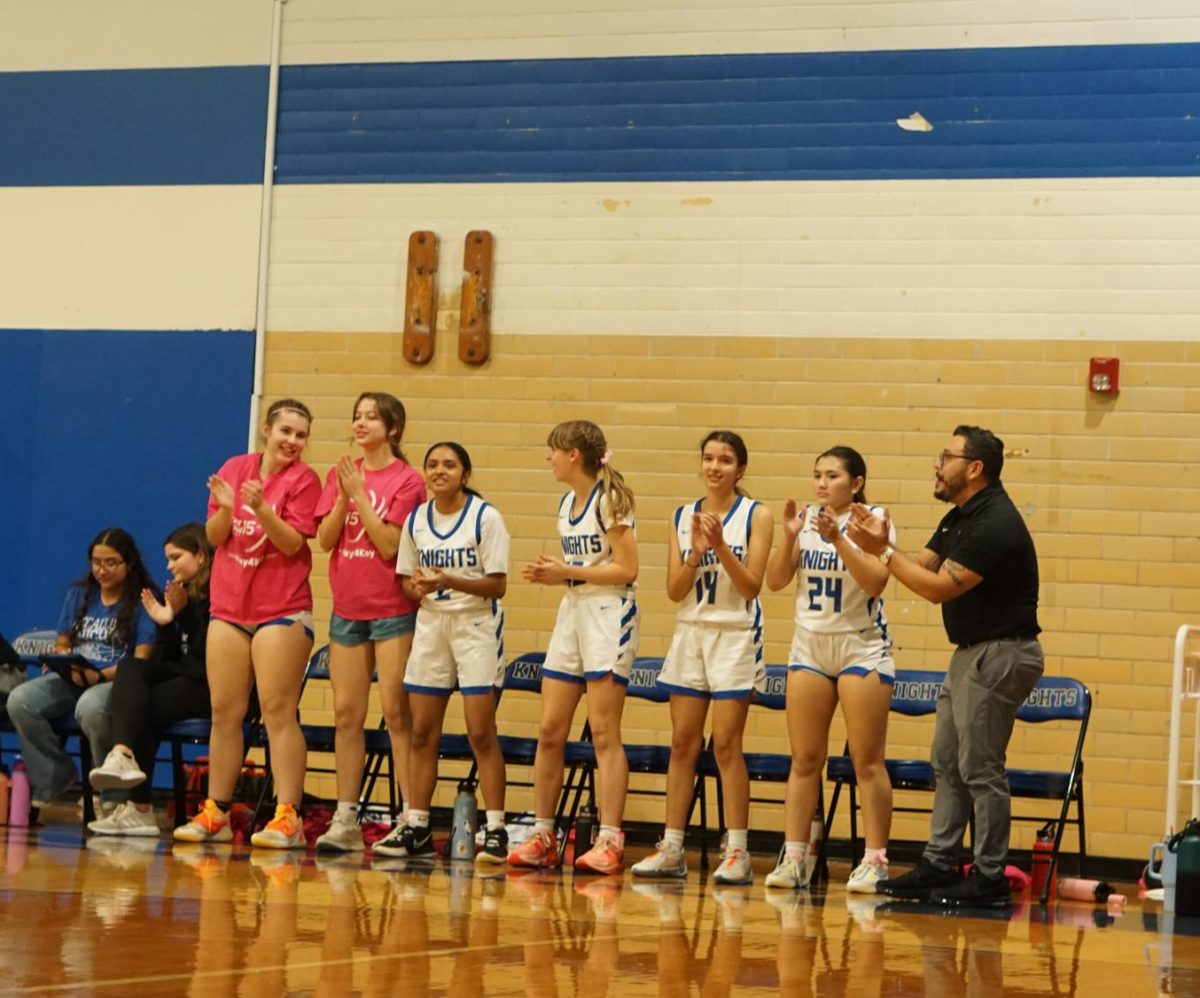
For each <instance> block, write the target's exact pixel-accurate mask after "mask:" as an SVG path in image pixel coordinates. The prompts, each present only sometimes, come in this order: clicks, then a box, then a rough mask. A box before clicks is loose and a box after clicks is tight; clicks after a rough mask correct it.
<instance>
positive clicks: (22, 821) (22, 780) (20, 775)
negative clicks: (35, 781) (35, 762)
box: [8, 756, 29, 828]
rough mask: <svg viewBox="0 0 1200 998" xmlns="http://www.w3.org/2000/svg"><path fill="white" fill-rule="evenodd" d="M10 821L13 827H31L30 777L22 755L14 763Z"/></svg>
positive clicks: (10, 795)
mask: <svg viewBox="0 0 1200 998" xmlns="http://www.w3.org/2000/svg"><path fill="white" fill-rule="evenodd" d="M8 823H9V824H10V825H11V826H12V827H13V828H28V827H29V777H28V776H27V775H26V774H25V760H24V759H22V758H21V757H20V756H17V761H16V762H15V763H14V764H13V771H12V789H11V791H10V793H9V799H8Z"/></svg>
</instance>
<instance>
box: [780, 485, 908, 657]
mask: <svg viewBox="0 0 1200 998" xmlns="http://www.w3.org/2000/svg"><path fill="white" fill-rule="evenodd" d="M818 508H819V507H816V506H810V507H809V509H808V515H807V516H806V517H805V519H804V527H803V528H802V529H801V531H800V536H799V537H798V538H797V539H796V542H797V544H798V545H799V547H800V565H799V567H798V568H797V570H796V626H797V627H803V628H805V629H806V630H809V631H813V632H815V633H818V634H837V633H843V632H846V631H867V630H873V631H875V632H876V634H877V635H878V636H880V637H884V638H886V637H887V636H888V630H887V618H885V617H884V615H883V597H881V596H868V595H867V594H866V593H865V592H863V591H862V589H860V588H859V585H858V583H857V582H855V581H854V577H853V576H852V575H851V574H850V573H849V572H848V571H847V570H846V564H845V562H843V561H842V559H841V558H839V557H838V553H837V551H836V550H835V549H834V547H833V545H832V544H829V543H827V542H826V541H824V540H822V538H821V535H820V533H819V532H818V531H817V510H818ZM870 509H871V512H872V513H875V514H876V515H878V516H882V515H883V513H884V510H883V508H882V507H881V506H871V507H870ZM849 519H850V513H849V511H847V512H846V513H844V514H842V515H841V516H839V517H838V529H839V530H841V532H842V533H843V534H845V533H846V523H847V522H848V521H849ZM846 540H847V541H849V543H851V544H854V542H853V541H851V540H850V538H849V537H847V538H846ZM889 543H891V544H895V543H896V528H895V527H894V526H893V527H892V529H891V536H890V538H889Z"/></svg>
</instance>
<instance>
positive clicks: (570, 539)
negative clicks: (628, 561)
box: [558, 482, 636, 597]
mask: <svg viewBox="0 0 1200 998" xmlns="http://www.w3.org/2000/svg"><path fill="white" fill-rule="evenodd" d="M574 502H575V493H574V492H568V493H567V494H566V495H565V496H563V497H562V501H561V502H560V503H559V504H558V536H559V539H560V540H561V542H562V558H563V561H565V562H566V563H567V564H568V565H576V566H578V567H580V568H589V567H592V566H599V565H610V564H612V560H613V555H612V545H611V544H609V542H608V532H609V531H610V530H611V529H612V528H613V527H614V526H615V525H617V524H620V525H622V526H626V527H628V528H629V529H630V530H633V529H634V523H633V514H632V513H631V514H629V515H628V516H626V517H625V518H624V519H621V520H615V521H614V518H613V515H612V507H611V505H610V504H609V501H608V497H607V496H606V495H604V493H603V491H602V489H601V486H600V483H599V482H597V483H596V486H595V488H593V489H592V492H591V495H589V496H588V498H587V502H586V503H585V504H584V507H583V512H581V513H580V514H579V516H577V517H572V516H571V506H572V505H573V504H574ZM567 585H568V586H569V587H571V589H572V591H573V592H575V593H578V594H580V595H592V594H601V593H603V594H606V595H617V596H625V597H631V596H633V594H634V590H635V589H636V584H630V585H628V586H600V585H597V584H596V583H594V582H578V581H576V580H573V579H571V580H568V581H567Z"/></svg>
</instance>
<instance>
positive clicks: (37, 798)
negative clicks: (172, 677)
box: [7, 527, 160, 808]
mask: <svg viewBox="0 0 1200 998" xmlns="http://www.w3.org/2000/svg"><path fill="white" fill-rule="evenodd" d="M88 563H89V571H88V573H87V574H86V575H84V576H83V577H82V578H80V579H79V580H78V581H76V582H75V583H74V584H73V585H72V586H71V588H70V589H69V590H68V591H67V597H66V600H65V601H64V602H63V608H62V613H61V614H60V615H59V620H58V626H57V628H56V631H57V632H58V639H57V640H56V642H55V645H54V654H56V655H72V656H77V657H78V659H79V660H80V661H79V663H78V664H76V665H72V666H71V667H70V668H67V669H64V670H63V672H62V673H61V674H60V673H59V672H56V671H47V672H46V673H45V674H44V675H42V676H39V677H37V678H36V679H32V680H30V681H29V682H27V683H22V684H21V685H20V686H18V687H17V688H16V689H15V690H13V692H12V693H11V695H10V696H9V698H8V704H7V706H8V714H9V717H10V718H11V720H12V724H13V727H14V728H16V731H17V736H18V738H19V740H20V743H21V755H22V756H23V757H24V759H25V769H26V772H27V774H28V776H29V785H30V791H31V797H32V804H33V806H34V807H35V808H41V807H45V806H46V805H47V804H48V803H50V802H52V801H54V800H57V799H60V798H70V797H73V796H78V786H79V779H78V774H77V773H76V771H75V764H74V763H73V762H72V761H71V758H70V757H69V756H68V755H67V753H66V752H65V751H64V749H63V746H62V742H61V741H60V740H59V737H58V735H57V734H56V733H55V731H54V727H53V725H54V723H55V722H56V721H60V720H61V719H62V718H64V717H66V716H67V715H68V714H69V713H70V712H71V711H74V713H75V717H76V719H77V720H78V721H79V726H80V728H81V729H82V731H83V733H84V735H85V736H86V737H87V738H88V740H89V742H90V744H91V748H92V754H93V758H99V759H103V758H104V756H105V755H106V754H107V752H108V750H109V748H110V746H109V744H108V742H109V741H110V739H111V736H110V734H109V717H108V698H109V695H110V693H111V692H112V687H111V685H110V684H109V680H111V679H113V678H114V677H115V676H116V671H117V663H118V662H120V661H121V659H123V658H126V657H129V656H132V657H134V658H150V656H151V655H152V654H153V652H154V642H155V637H156V628H155V625H154V621H152V620H151V619H150V616H149V614H147V613H146V610H145V608H144V607H143V606H142V598H141V593H142V590H143V589H151V590H153V591H154V592H155V593H159V592H160V591H159V589H158V587H157V586H155V584H154V581H153V579H151V577H150V573H149V572H147V571H146V566H145V564H144V562H143V561H142V555H141V552H140V551H138V547H137V544H136V543H135V542H134V539H133V538H132V537H131V536H130V535H129V534H128V533H127V532H126V531H124V530H121V529H119V528H116V527H110V528H108V529H105V530H102V531H100V533H99V534H97V535H96V538H95V539H94V540H93V541H92V543H91V544H90V545H89V546H88Z"/></svg>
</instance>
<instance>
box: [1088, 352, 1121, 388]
mask: <svg viewBox="0 0 1200 998" xmlns="http://www.w3.org/2000/svg"><path fill="white" fill-rule="evenodd" d="M1120 381H1121V361H1120V359H1119V358H1117V357H1093V358H1092V359H1091V360H1090V361H1088V390H1089V391H1093V392H1095V393H1096V394H1097V395H1115V394H1116V393H1117V392H1118V391H1119V389H1120Z"/></svg>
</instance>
